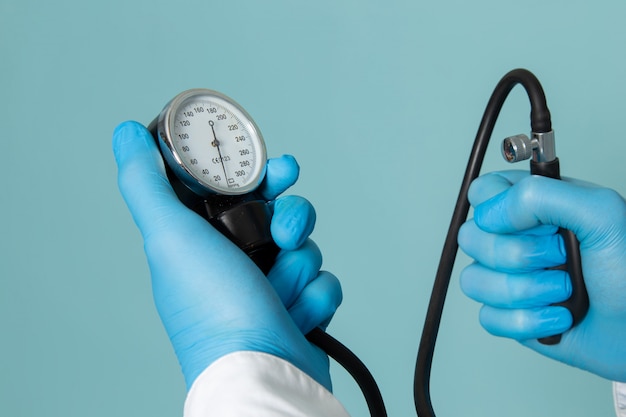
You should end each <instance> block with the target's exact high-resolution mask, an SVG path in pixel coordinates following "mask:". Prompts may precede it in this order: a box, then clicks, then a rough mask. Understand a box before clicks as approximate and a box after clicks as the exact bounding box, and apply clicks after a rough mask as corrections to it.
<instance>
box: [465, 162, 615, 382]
mask: <svg viewBox="0 0 626 417" xmlns="http://www.w3.org/2000/svg"><path fill="white" fill-rule="evenodd" d="M469 199H470V202H471V204H472V205H473V206H474V218H473V219H472V220H469V221H468V222H467V223H466V224H465V225H464V226H463V227H462V228H461V230H460V232H459V236H458V241H459V245H460V247H461V248H462V249H463V250H464V251H465V252H466V253H467V254H468V255H469V256H471V257H473V258H474V259H475V260H476V262H475V263H474V264H472V265H470V266H468V267H466V268H465V269H464V270H463V272H462V274H461V287H462V289H463V291H464V292H465V294H467V295H468V296H469V297H471V298H473V299H475V300H476V301H479V302H481V303H483V304H484V305H483V307H482V309H481V312H480V321H481V324H482V326H483V327H484V328H485V329H486V330H487V331H489V332H490V333H492V334H495V335H498V336H503V337H509V338H513V339H516V340H518V341H520V342H521V343H522V344H524V345H525V346H528V347H529V348H531V349H534V350H536V351H537V352H540V353H542V354H544V355H546V356H548V357H550V358H553V359H556V360H559V361H562V362H564V363H567V364H570V365H573V366H576V367H579V368H582V369H585V370H587V371H590V372H593V373H595V374H597V375H599V376H602V377H605V378H607V379H611V380H615V381H622V382H624V381H626V303H625V302H624V300H626V259H625V258H626V202H625V201H624V199H623V198H622V197H621V196H620V195H619V194H618V193H616V192H615V191H613V190H609V189H607V188H602V187H598V186H595V185H592V184H589V183H584V182H582V181H574V180H568V181H558V180H554V179H550V178H545V177H538V176H530V175H529V174H528V173H526V172H520V171H506V172H499V173H492V174H487V175H484V176H482V177H480V178H478V179H477V180H475V181H474V183H473V184H472V186H471V188H470V192H469ZM558 227H561V228H565V229H569V230H571V231H573V232H574V234H575V235H576V236H577V238H578V240H579V241H580V252H581V258H582V268H583V276H584V279H585V284H586V286H587V290H588V293H589V300H590V307H589V312H588V313H587V316H586V317H585V319H584V320H583V321H582V322H581V323H580V324H578V325H577V326H575V327H573V328H571V329H570V327H571V324H572V318H571V315H570V313H569V311H568V310H567V309H565V308H563V307H558V306H551V305H550V304H553V303H557V302H561V301H564V300H566V299H567V298H569V296H570V294H571V283H570V280H569V276H568V274H567V273H566V272H563V271H555V270H547V269H546V268H550V267H554V266H557V265H561V264H563V263H564V262H565V256H566V255H565V251H564V248H563V242H562V240H561V237H560V236H559V235H558V234H557V233H556V232H557V229H558ZM563 332H564V334H563V337H562V340H561V342H560V343H559V344H557V345H554V346H547V345H543V344H540V343H539V342H538V341H537V340H536V339H537V338H541V337H545V336H549V335H552V334H558V333H563Z"/></svg>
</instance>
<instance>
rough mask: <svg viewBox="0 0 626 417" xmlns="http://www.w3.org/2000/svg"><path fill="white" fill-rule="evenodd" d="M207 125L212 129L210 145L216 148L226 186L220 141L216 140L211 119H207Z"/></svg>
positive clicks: (213, 123)
mask: <svg viewBox="0 0 626 417" xmlns="http://www.w3.org/2000/svg"><path fill="white" fill-rule="evenodd" d="M209 126H211V130H212V131H213V142H211V146H213V147H215V148H217V155H218V156H219V158H220V163H221V164H222V170H223V171H224V179H225V180H226V186H228V174H226V167H225V166H224V158H222V151H221V149H220V141H219V140H217V135H216V134H215V122H213V120H209Z"/></svg>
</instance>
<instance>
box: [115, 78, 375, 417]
mask: <svg viewBox="0 0 626 417" xmlns="http://www.w3.org/2000/svg"><path fill="white" fill-rule="evenodd" d="M114 137H115V139H114V145H115V146H114V148H115V150H116V156H117V159H118V165H119V167H120V188H121V190H122V194H123V195H124V197H125V198H126V201H127V203H128V206H129V208H130V210H131V212H132V213H133V215H134V217H135V220H136V222H137V224H138V226H139V228H140V229H141V230H142V233H143V235H144V240H145V247H146V254H147V256H148V261H149V263H150V267H151V271H152V277H153V289H154V293H155V300H156V303H157V307H158V309H159V312H160V313H161V317H162V320H163V323H164V325H165V327H166V329H167V331H168V334H169V335H170V339H171V341H172V344H173V346H174V349H175V350H176V353H177V355H178V358H179V360H180V362H181V366H182V367H183V373H184V374H185V379H186V381H187V385H188V387H189V386H191V384H192V383H193V381H194V380H195V379H196V377H197V376H198V374H199V373H200V372H202V371H203V370H204V369H205V368H207V366H209V365H210V364H211V363H213V362H215V361H216V360H217V359H219V358H220V357H222V356H225V355H226V354H228V353H231V352H238V351H242V350H244V351H245V350H250V351H260V352H266V353H270V354H272V355H274V356H277V357H279V358H282V359H285V360H287V361H288V362H290V363H292V364H293V365H295V366H296V367H297V368H299V369H301V370H302V371H304V372H305V373H307V374H308V375H310V376H311V377H312V378H313V379H315V380H316V381H317V382H319V383H320V384H322V385H323V386H324V387H326V388H327V389H330V387H331V381H330V376H329V368H328V358H327V357H326V355H325V354H328V355H330V356H332V357H333V358H334V359H335V360H336V361H337V362H338V363H340V364H341V365H343V366H344V367H345V368H346V370H347V371H348V372H349V373H351V374H352V375H353V376H354V377H355V379H356V381H357V383H358V384H359V386H360V387H361V389H362V391H363V393H364V395H365V397H366V401H367V403H368V407H369V408H370V410H371V412H372V416H385V415H386V412H385V409H384V403H383V401H382V397H381V395H380V391H379V389H378V387H377V385H376V383H375V381H374V379H373V377H372V376H371V374H370V373H369V371H368V370H367V368H366V367H365V366H364V365H363V364H362V363H361V361H360V360H359V359H358V358H357V357H356V356H355V355H354V354H353V353H352V352H351V351H350V350H348V349H347V348H346V347H345V346H343V345H342V344H341V343H340V342H339V341H337V340H335V339H334V338H333V337H331V336H330V335H328V334H326V333H325V332H324V331H323V328H324V327H325V326H326V325H327V324H328V322H329V320H330V318H331V317H332V315H333V313H334V311H335V309H336V308H337V306H338V305H339V303H340V302H341V289H340V286H339V282H338V281H337V279H336V278H335V277H334V276H333V275H332V274H329V273H326V272H319V268H320V266H321V254H320V252H319V250H318V249H317V247H316V246H315V244H313V243H312V242H311V241H309V240H307V238H308V236H309V234H310V233H311V231H312V229H313V224H314V220H315V212H314V210H313V208H312V206H311V205H310V204H309V203H308V202H306V200H304V199H301V198H300V199H299V198H296V197H283V198H281V199H277V200H276V201H275V202H273V201H272V200H273V199H274V198H275V197H276V196H277V195H278V194H280V193H281V192H282V191H284V190H285V189H286V188H288V187H289V186H291V185H292V184H293V183H294V182H295V180H296V178H297V176H298V167H297V164H296V163H295V160H293V158H288V157H283V158H282V159H279V160H274V161H270V162H269V163H267V168H266V162H267V159H266V150H265V143H264V141H263V138H262V136H261V133H260V131H259V129H258V127H257V126H256V124H255V123H254V121H253V120H252V118H251V117H250V116H249V115H248V113H247V112H246V111H245V110H244V109H243V108H242V107H241V106H240V105H239V104H238V103H236V102H235V101H234V100H232V99H231V98H229V97H227V96H225V95H223V94H221V93H218V92H216V91H213V90H208V89H193V90H188V91H184V92H182V93H180V94H178V95H177V96H176V97H174V98H173V99H172V100H171V101H170V102H169V103H167V104H166V106H165V107H164V109H163V111H162V112H161V113H160V114H159V116H158V117H157V118H156V119H155V120H154V121H153V122H152V123H151V124H150V125H149V126H148V129H147V131H146V130H145V129H144V128H143V127H142V126H139V125H137V124H129V125H122V126H121V127H120V128H118V130H116V134H115V135H114ZM137 137H138V138H137ZM150 137H152V138H153V140H152V142H151V143H150V144H146V143H144V142H150V139H149V138H150ZM125 138H129V140H128V141H129V142H133V143H134V146H135V147H137V148H138V149H137V150H135V151H134V152H133V153H137V154H139V152H144V153H146V155H137V158H138V159H139V160H140V161H144V162H145V161H146V160H147V159H149V158H151V160H149V161H147V162H145V164H146V166H144V167H143V170H144V172H141V173H138V172H136V170H138V169H141V168H139V167H136V169H132V170H130V171H131V174H129V173H128V171H129V169H128V168H126V165H127V164H130V162H126V157H122V156H123V155H125V154H126V153H127V152H129V151H127V150H123V149H121V148H123V147H124V146H127V145H124V146H122V145H121V144H120V142H124V141H125ZM154 142H156V143H158V149H160V152H161V154H162V155H163V159H164V160H165V164H162V162H163V161H159V160H158V154H157V155H155V151H156V150H157V147H156V146H157V145H156V143H154ZM137 143H139V145H138V144H137ZM266 171H267V176H266ZM133 174H135V175H134V176H133ZM144 177H147V178H144ZM127 178H134V179H138V180H141V179H146V181H147V182H146V183H145V184H141V183H139V182H137V183H134V181H133V180H131V181H129V180H128V179H127ZM137 195H145V196H147V198H146V199H145V200H144V199H142V198H138V197H136V196H137ZM163 199H166V200H167V207H164V206H163V205H162V204H160V203H161V202H162V200H163ZM272 207H273V209H274V213H273V214H272ZM155 216H156V218H155ZM155 226H156V228H157V229H158V231H159V232H162V233H154V232H153V229H154V228H155ZM211 226H212V227H211ZM281 249H282V251H280V250H281ZM264 274H265V275H267V280H266V279H265V277H264ZM269 283H272V284H273V285H274V288H273V289H272V287H271V286H270V285H269ZM172 294H174V296H173V295H172ZM283 305H284V306H283ZM284 307H287V311H284ZM181 311H183V312H184V313H180V312H181ZM287 313H289V314H287ZM290 316H291V317H290ZM304 335H306V338H305V336H304ZM312 343H313V344H312ZM318 347H319V348H321V349H322V350H320V349H318Z"/></svg>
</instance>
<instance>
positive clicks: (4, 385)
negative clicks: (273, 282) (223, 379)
mask: <svg viewBox="0 0 626 417" xmlns="http://www.w3.org/2000/svg"><path fill="white" fill-rule="evenodd" d="M625 21H626V3H625V2H623V1H621V0H612V1H603V2H592V1H580V0H567V1H566V0H562V1H546V0H528V1H524V2H512V1H502V0H499V1H497V0H478V1H465V0H446V1H438V2H435V1H416V0H411V1H409V0H391V1H374V0H361V1H356V0H343V1H338V0H318V1H315V2H304V1H296V0H292V1H289V0H268V1H262V2H261V1H251V0H248V1H242V0H239V1H225V0H222V1H210V0H205V1H197V0H186V1H180V2H175V1H161V0H159V1H154V0H153V1H145V0H144V1H128V0H127V1H120V0H108V1H102V2H85V1H76V0H59V1H56V2H48V1H43V0H39V1H37V0H20V1H17V0H2V1H1V2H0V74H1V77H0V98H1V99H2V100H1V101H0V115H1V116H0V120H2V138H1V144H2V163H1V164H0V170H1V171H0V181H1V183H0V192H1V193H2V194H1V195H2V209H1V213H2V217H1V219H2V220H0V227H1V229H0V236H1V238H0V242H1V245H2V246H1V251H0V254H1V255H0V259H1V262H0V329H2V333H1V336H0V337H1V339H0V415H2V416H12V417H35V416H40V415H48V416H64V417H72V416H81V417H82V416H86V415H87V416H91V417H100V416H102V417H104V416H106V417H110V416H120V415H126V416H175V415H181V414H182V411H181V410H182V403H183V400H184V395H185V392H184V384H183V380H182V377H181V375H180V372H179V370H178V364H177V362H176V359H175V357H174V355H173V352H172V350H171V348H170V346H169V342H168V340H167V337H166V336H165V333H164V331H163V330H162V328H161V325H160V322H159V319H158V317H157V314H156V312H155V310H154V307H153V305H152V299H151V293H150V284H149V274H148V270H147V266H146V262H145V259H144V255H143V250H142V242H141V240H140V236H139V234H138V232H137V230H136V229H135V227H134V225H133V223H132V219H131V218H130V215H129V214H128V212H127V211H126V208H125V206H124V204H123V202H122V200H121V198H120V196H119V194H118V191H117V187H116V168H115V164H114V161H113V157H112V153H111V146H110V138H111V132H112V131H113V128H114V127H115V125H116V124H117V123H119V122H121V121H123V120H126V119H136V120H139V121H142V122H144V123H148V122H149V121H150V120H151V119H152V118H153V117H154V116H155V115H156V114H157V113H158V112H159V111H160V109H161V108H162V106H163V105H164V104H165V102H166V101H168V100H169V99H170V98H171V97H173V96H174V95H175V94H177V93H178V92H180V91H182V90H184V89H187V88H192V87H207V88H213V89H217V90H220V91H222V92H224V93H226V94H228V95H230V96H232V97H234V98H235V99H236V100H238V101H239V102H240V103H241V104H242V105H244V107H246V108H247V110H248V111H249V112H250V113H251V114H252V115H253V116H254V118H255V119H256V121H257V123H258V124H259V125H260V127H261V129H262V131H263V133H264V136H265V138H266V141H267V143H268V150H269V153H270V155H272V156H278V155H280V154H283V153H291V154H294V155H295V156H296V157H297V158H298V160H299V162H300V164H301V167H302V174H301V180H300V182H299V183H298V185H297V186H296V187H295V188H294V189H293V192H294V193H298V194H301V195H304V196H306V197H307V198H309V199H310V200H311V201H312V202H313V204H314V205H315V206H316V209H317V212H318V226H317V229H316V231H315V232H314V238H315V240H316V241H317V242H318V243H319V245H320V246H321V248H322V250H323V252H324V254H325V264H324V267H325V268H326V269H329V270H331V271H333V272H335V273H336V274H337V275H338V276H339V277H340V278H341V280H342V283H343V288H344V293H345V300H344V303H343V306H342V307H341V309H340V310H339V311H338V313H337V315H336V318H335V320H334V322H333V324H332V326H331V328H330V331H331V332H332V333H333V334H334V335H335V336H336V337H337V338H339V339H340V340H342V341H343V342H344V343H345V344H347V345H348V346H350V347H351V348H352V349H353V350H354V351H355V352H356V353H357V354H358V355H359V356H361V358H362V359H363V360H364V361H365V363H367V364H368V365H369V367H370V368H371V370H372V372H373V374H374V375H375V376H376V377H377V379H378V381H379V383H380V386H381V389H382V392H383V395H384V397H385V399H386V402H387V405H388V409H389V415H390V416H409V415H414V411H412V401H413V400H412V377H413V366H414V361H415V353H416V351H417V344H418V340H419V336H420V333H421V328H422V321H423V319H424V314H425V310H426V303H427V301H428V298H429V294H430V289H431V285H432V281H433V278H434V274H435V270H436V266H437V262H438V258H439V254H440V250H441V247H442V244H443V239H444V236H445V233H446V230H447V227H448V221H449V218H450V215H451V213H452V208H453V205H454V201H455V199H456V194H457V192H458V187H459V184H460V180H461V176H462V174H463V171H464V165H465V162H466V159H467V155H468V152H469V150H470V148H471V142H472V140H473V139H474V135H475V132H476V129H477V127H478V122H479V120H480V117H481V116H482V111H483V109H484V106H485V104H486V102H487V99H488V97H489V95H490V94H491V91H492V89H493V87H494V86H495V84H496V83H497V81H498V80H499V79H500V77H501V76H502V75H504V73H506V72H507V71H508V70H510V69H513V68H516V67H526V68H529V69H531V70H532V71H533V72H535V74H536V75H537V76H538V77H539V78H540V80H541V81H542V83H543V85H544V88H545V90H546V93H547V97H548V104H549V106H550V109H551V111H552V113H553V123H554V126H555V130H556V132H557V148H558V149H557V151H558V153H559V155H560V158H561V160H562V173H563V175H567V176H574V177H579V178H584V179H587V180H589V181H593V182H597V183H601V184H604V185H607V186H610V187H612V188H616V189H617V190H619V191H620V192H621V193H623V194H626V184H624V155H625V154H626V141H625V140H624V126H623V114H624V112H626V102H625V100H624V97H625V96H626V81H625V80H626V53H625V52H624V48H625V45H626V29H625V28H624V22H625ZM527 114H528V104H527V101H526V99H525V97H524V95H523V94H522V93H521V92H520V91H517V90H515V91H514V93H513V94H512V96H511V97H510V99H509V101H508V102H507V105H506V107H505V109H504V112H503V115H502V117H501V119H500V121H499V123H498V126H497V128H496V132H495V137H496V138H500V137H504V136H508V135H511V134H517V133H527V132H528V130H529V126H528V116H527ZM494 142H495V139H494ZM523 167H524V169H525V167H526V165H523ZM505 168H508V166H505V164H504V162H501V160H500V156H499V153H498V151H497V149H496V146H492V148H491V149H490V153H489V155H488V156H487V158H486V166H485V170H491V169H505ZM467 262H468V259H467V258H466V257H463V256H462V257H460V259H459V260H458V262H457V267H456V269H455V274H454V276H453V282H452V285H451V289H450V295H449V299H448V303H447V306H446V309H445V316H444V319H443V323H442V331H441V336H440V340H439V343H438V349H437V351H436V354H435V364H434V368H433V381H432V393H433V403H434V405H435V410H436V411H437V414H438V415H439V416H441V417H445V416H458V415H463V416H467V417H471V416H497V415H507V416H509V417H516V416H520V417H521V416H524V417H528V416H548V415H558V416H565V415H567V416H570V417H578V416H579V417H583V416H585V417H588V416H611V415H612V400H611V392H610V384H609V382H607V381H604V380H601V379H600V378H597V377H595V376H593V375H591V374H588V373H585V372H583V371H579V370H576V369H573V368H569V367H567V366H564V365H561V364H558V363H555V362H552V361H550V360H548V359H545V358H543V357H540V356H538V355H536V354H534V353H533V352H530V351H528V350H525V349H524V348H522V347H520V346H519V345H517V344H516V343H515V342H512V341H509V340H502V339H497V338H493V337H491V336H489V335H488V334H486V332H485V331H483V330H482V329H481V328H480V326H479V325H478V323H477V312H478V307H479V306H478V305H477V304H475V303H473V302H472V301H470V300H468V299H466V298H464V297H463V296H462V295H461V294H460V292H459V290H458V271H460V268H461V266H462V265H464V264H466V263H467ZM333 373H334V379H335V390H336V394H337V396H338V397H339V398H340V399H341V400H342V402H343V403H344V404H345V405H346V407H347V408H348V410H349V411H350V412H351V413H352V414H353V416H355V417H356V416H363V415H365V408H364V405H363V401H362V399H361V397H360V393H359V392H358V391H357V389H356V387H355V385H354V383H353V382H351V381H350V379H349V378H348V377H347V376H346V375H345V374H344V373H343V372H342V371H340V370H339V369H337V368H335V367H333Z"/></svg>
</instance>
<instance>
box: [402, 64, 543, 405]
mask: <svg viewBox="0 0 626 417" xmlns="http://www.w3.org/2000/svg"><path fill="white" fill-rule="evenodd" d="M517 84H521V85H522V86H523V87H524V89H525V90H526V92H527V93H528V97H529V99H530V103H531V114H530V119H531V128H532V131H533V132H536V133H546V132H549V131H551V130H552V123H551V120H550V111H549V110H548V106H547V104H546V98H545V94H544V92H543V89H542V87H541V84H540V83H539V81H538V80H537V78H536V77H535V76H534V75H533V74H532V73H531V72H529V71H527V70H525V69H515V70H513V71H510V72H509V73H507V74H506V75H505V76H504V77H502V79H501V80H500V82H499V83H498V84H497V86H496V88H495V89H494V91H493V93H492V95H491V98H490V99H489V102H488V103H487V107H486V109H485V112H484V114H483V118H482V120H481V122H480V126H479V128H478V132H477V134H476V139H475V140H474V145H473V148H472V151H471V153H470V157H469V161H468V163H467V168H466V170H465V175H464V176H463V181H462V183H461V190H460V191H459V195H458V198H457V202H456V205H455V208H454V212H453V214H452V220H451V222H450V227H449V229H448V234H447V236H446V240H445V242H444V246H443V251H442V254H441V259H440V261H439V267H438V269H437V274H436V276H435V282H434V284H433V289H432V293H431V297H430V301H429V304H428V310H427V312H426V319H425V322H424V328H423V330H422V337H421V340H420V344H419V349H418V354H417V362H416V365H415V376H414V384H413V395H414V400H415V410H416V411H417V415H418V416H419V417H434V416H435V412H434V410H433V407H432V403H431V399H430V372H431V368H432V360H433V354H434V351H435V343H436V341H437V334H438V332H439V325H440V323H441V316H442V313H443V306H444V303H445V299H446V294H447V292H448V286H449V284H450V277H451V275H452V269H453V267H454V261H455V259H456V254H457V251H458V244H457V235H458V233H459V229H460V228H461V226H462V225H463V223H465V221H466V219H467V214H468V212H469V207H470V204H469V201H468V200H467V193H468V190H469V187H470V184H471V183H472V181H474V179H476V178H477V177H478V175H479V174H480V168H481V166H482V163H483V159H484V157H485V153H486V151H487V145H488V144H489V139H490V138H491V134H492V132H493V129H494V127H495V124H496V120H497V118H498V115H499V114H500V110H501V109H502V105H503V104H504V101H505V100H506V98H507V97H508V95H509V93H510V92H511V90H512V89H513V87H515V86H516V85H517Z"/></svg>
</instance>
